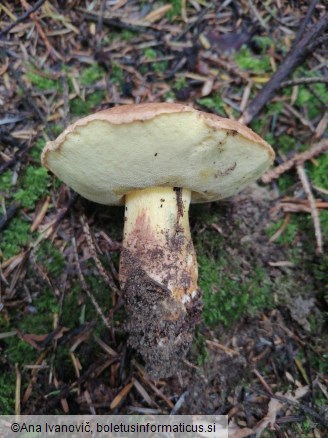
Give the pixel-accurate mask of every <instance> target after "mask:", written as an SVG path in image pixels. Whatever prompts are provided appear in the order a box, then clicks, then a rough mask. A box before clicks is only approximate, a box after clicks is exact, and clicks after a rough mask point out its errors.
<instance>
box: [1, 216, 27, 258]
mask: <svg viewBox="0 0 328 438" xmlns="http://www.w3.org/2000/svg"><path fill="white" fill-rule="evenodd" d="M30 226H31V224H30V223H28V222H27V221H26V220H25V219H21V218H14V219H12V220H11V221H10V223H9V225H8V226H7V228H5V229H4V230H3V231H2V233H1V234H0V248H1V251H2V253H3V258H4V259H5V260H6V259H9V258H10V257H13V256H14V255H16V254H18V253H19V252H20V251H22V249H23V248H24V247H26V246H27V245H28V243H29V241H30V238H31V234H30Z"/></svg>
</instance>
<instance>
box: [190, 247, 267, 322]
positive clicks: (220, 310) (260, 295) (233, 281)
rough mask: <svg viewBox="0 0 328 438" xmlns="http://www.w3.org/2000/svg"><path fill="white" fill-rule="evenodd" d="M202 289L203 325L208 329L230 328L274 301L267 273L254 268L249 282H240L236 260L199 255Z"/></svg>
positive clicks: (249, 275)
mask: <svg viewBox="0 0 328 438" xmlns="http://www.w3.org/2000/svg"><path fill="white" fill-rule="evenodd" d="M198 263H199V285H200V287H201V289H202V290H203V292H204V310H203V316H204V321H205V323H206V324H208V325H209V326H214V325H216V324H217V323H223V324H224V325H231V324H232V323H234V322H235V321H237V320H238V319H239V318H240V317H241V316H243V315H246V314H250V315H252V314H254V313H255V312H256V311H257V310H260V309H264V308H267V307H270V305H272V302H271V300H272V298H271V293H270V284H269V283H268V281H267V279H266V273H265V272H264V271H263V270H261V269H260V268H258V267H254V269H253V271H252V272H250V273H249V274H248V275H247V277H246V278H241V276H240V267H239V263H238V259H237V260H233V261H231V260H230V261H229V263H228V261H227V259H226V258H225V257H223V256H221V257H219V259H218V260H215V259H214V258H210V257H206V256H205V255H204V254H200V255H198Z"/></svg>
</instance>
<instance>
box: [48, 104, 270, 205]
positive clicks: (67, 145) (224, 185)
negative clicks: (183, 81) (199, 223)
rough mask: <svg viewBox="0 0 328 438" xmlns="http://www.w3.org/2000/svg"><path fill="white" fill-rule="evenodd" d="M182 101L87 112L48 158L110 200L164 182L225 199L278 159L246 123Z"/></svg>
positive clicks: (95, 195)
mask: <svg viewBox="0 0 328 438" xmlns="http://www.w3.org/2000/svg"><path fill="white" fill-rule="evenodd" d="M178 107H179V108H180V106H178ZM183 108H184V112H171V113H162V114H156V115H155V116H154V117H153V118H149V119H147V120H133V121H129V122H123V123H122V124H118V123H111V122H110V121H108V120H105V119H103V120H97V118H96V117H95V116H96V115H95V116H94V117H93V118H92V119H91V118H87V121H86V122H85V123H84V124H82V123H81V124H78V123H77V124H76V125H75V126H73V127H72V128H71V129H68V132H67V133H66V134H65V136H63V137H62V138H61V141H60V142H57V143H56V142H54V143H49V144H48V146H47V148H46V150H45V152H44V154H43V163H44V164H45V165H46V166H47V167H48V168H49V169H50V170H52V171H53V172H54V173H55V175H57V176H58V177H59V178H60V179H62V180H63V181H64V182H66V183H67V184H68V185H69V186H70V187H72V188H73V189H74V190H76V191H77V192H78V193H80V194H81V195H82V196H84V197H85V198H87V199H90V200H92V201H95V202H99V203H101V204H109V205H121V204H124V196H125V194H126V193H127V192H130V191H132V190H135V189H144V188H148V187H157V186H167V187H184V188H186V189H188V190H190V191H191V192H192V193H191V202H206V201H214V200H218V199H222V198H225V197H228V196H231V195H234V194H235V193H237V192H239V191H241V190H242V189H243V188H244V187H246V186H247V185H248V184H250V183H251V182H253V181H255V180H256V179H257V178H259V177H260V176H261V175H262V174H263V172H264V171H265V170H266V169H267V168H268V167H269V166H270V164H271V163H272V158H273V151H272V149H271V148H270V146H269V145H268V144H266V143H265V142H264V141H262V140H261V139H260V138H259V137H258V136H256V135H255V134H254V133H253V132H252V131H250V130H248V129H247V128H246V127H243V126H241V128H240V132H239V131H237V130H235V129H234V128H233V127H234V124H235V123H236V122H232V121H230V120H228V121H225V119H219V118H217V120H216V118H215V117H213V116H209V115H206V114H205V115H204V113H202V112H199V111H195V110H193V109H192V108H190V110H189V109H188V108H185V107H183ZM82 120H83V119H82ZM243 133H244V134H243ZM253 137H254V138H253Z"/></svg>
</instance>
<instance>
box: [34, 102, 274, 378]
mask: <svg viewBox="0 0 328 438" xmlns="http://www.w3.org/2000/svg"><path fill="white" fill-rule="evenodd" d="M273 157H274V153H273V150H272V149H271V147H270V146H269V145H268V144H267V143H266V142H265V141H264V140H262V139H261V138H260V137H259V136H258V135H256V134H255V133H254V132H253V131H251V130H250V129H248V128H247V127H245V126H243V125H241V124H240V123H238V122H235V121H233V120H229V119H224V118H221V117H217V116H214V115H212V114H207V113H204V112H201V111H197V110H195V109H193V108H191V107H189V106H185V105H179V104H169V103H149V104H140V105H125V106H119V107H116V108H112V109H109V110H105V111H100V112H98V113H96V114H93V115H90V116H88V117H85V118H82V119H80V120H78V121H77V122H76V123H74V124H73V125H71V126H69V127H68V128H67V129H66V130H65V131H64V132H63V133H62V134H61V135H60V136H59V137H58V138H57V139H56V140H55V141H53V142H49V143H47V145H46V147H45V149H44V151H43V154H42V163H43V165H44V166H46V167H47V168H48V169H50V170H51V171H52V172H53V173H54V174H55V175H56V176H57V177H58V178H60V179H61V180H63V181H64V182H65V183H66V184H68V185H69V186H70V187H72V188H73V189H74V190H75V191H76V192H78V193H79V194H81V195H82V196H84V197H85V198H87V199H90V200H91V201H95V202H98V203H101V204H107V205H125V223H124V237H123V245H122V252H121V258H120V272H119V277H120V284H121V289H122V291H123V296H124V299H125V303H126V308H127V311H128V314H129V334H130V338H129V339H130V341H129V342H130V344H131V345H132V346H133V347H135V348H136V349H137V350H138V351H139V352H140V353H141V354H142V356H143V357H144V359H145V362H146V365H147V369H148V371H149V372H150V374H151V375H152V376H153V377H154V378H158V377H165V376H170V375H172V374H174V373H175V372H176V370H177V369H178V367H179V363H180V361H181V359H182V358H183V357H184V356H185V354H186V353H187V351H188V349H189V347H190V344H191V341H192V336H193V330H194V327H195V324H196V323H197V321H198V320H199V318H200V313H201V294H200V291H199V289H198V287H197V261H196V254H195V250H194V247H193V243H192V240H191V235H190V228H189V219H188V209H189V204H190V202H195V203H201V202H210V201H216V200H218V199H222V198H226V197H229V196H232V195H234V194H235V193H237V192H239V191H241V190H242V189H243V188H244V187H246V186H247V185H249V184H250V183H251V182H254V181H255V180H256V179H257V178H259V177H260V176H261V175H262V174H263V172H264V171H265V170H266V169H267V168H268V167H269V166H270V164H271V163H272V160H273Z"/></svg>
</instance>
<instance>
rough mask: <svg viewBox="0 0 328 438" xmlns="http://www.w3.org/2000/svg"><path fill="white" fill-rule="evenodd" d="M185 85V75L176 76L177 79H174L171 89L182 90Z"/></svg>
mask: <svg viewBox="0 0 328 438" xmlns="http://www.w3.org/2000/svg"><path fill="white" fill-rule="evenodd" d="M186 85H187V81H186V78H185V77H181V78H178V79H176V80H175V81H174V83H173V89H174V90H177V91H179V90H183V89H184V88H185V87H186Z"/></svg>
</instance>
